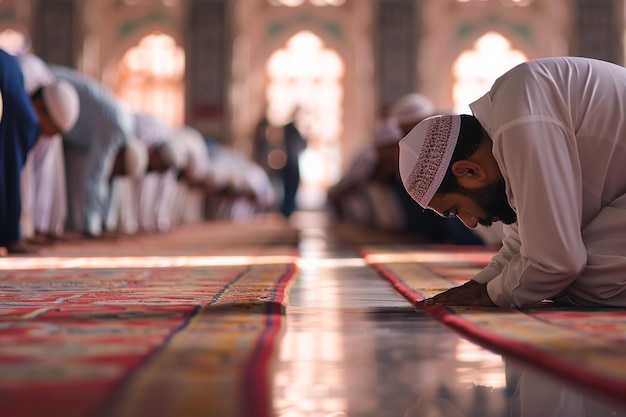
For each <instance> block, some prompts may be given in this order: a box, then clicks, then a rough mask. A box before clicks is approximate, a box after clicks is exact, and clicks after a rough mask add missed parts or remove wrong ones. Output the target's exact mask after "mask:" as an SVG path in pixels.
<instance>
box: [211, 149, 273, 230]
mask: <svg viewBox="0 0 626 417" xmlns="http://www.w3.org/2000/svg"><path fill="white" fill-rule="evenodd" d="M206 145H207V149H208V152H209V159H210V160H211V163H210V169H209V175H207V177H206V188H205V189H206V192H207V206H206V209H205V211H206V217H207V218H209V219H223V220H226V219H227V220H246V219H248V218H251V217H252V216H254V215H256V214H258V213H261V212H264V211H268V210H273V209H275V207H276V203H277V199H276V192H275V190H274V187H273V185H272V182H271V180H270V178H269V176H268V175H267V173H266V172H265V170H264V169H263V167H261V166H260V165H259V164H257V163H256V162H254V161H253V160H250V159H248V158H246V157H245V156H244V155H243V154H241V153H240V152H237V151H235V150H233V149H231V148H228V147H225V146H223V145H220V144H219V143H217V142H216V141H215V140H211V139H207V140H206Z"/></svg>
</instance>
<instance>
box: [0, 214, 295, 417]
mask: <svg viewBox="0 0 626 417" xmlns="http://www.w3.org/2000/svg"><path fill="white" fill-rule="evenodd" d="M296 245H297V235H296V233H295V232H294V231H293V230H291V229H290V228H288V227H287V226H286V225H283V224H282V223H280V222H272V221H268V220H267V219H265V220H263V221H260V222H259V223H258V224H257V223H254V224H241V225H232V224H229V225H221V224H211V223H209V224H202V225H194V226H192V227H181V228H180V229H177V230H173V231H170V232H167V233H162V234H154V235H145V236H131V237H124V238H118V239H114V240H108V241H95V240H94V241H81V242H63V243H58V244H56V245H54V246H51V247H49V248H46V249H44V250H43V251H42V253H41V254H39V255H37V256H31V257H3V258H0V415H2V416H12V417H27V416H33V417H34V416H38V417H40V416H66V417H73V416H76V417H87V416H89V417H93V416H151V417H152V416H157V417H158V416H172V415H179V416H196V415H197V416H200V415H203V416H206V415H230V416H237V415H240V416H250V415H256V416H266V415H269V413H270V411H271V410H270V405H269V401H270V400H269V398H270V395H271V393H270V392H269V390H270V388H269V387H270V386H271V385H270V381H268V379H269V375H271V373H270V372H269V371H268V369H269V367H270V366H271V360H272V354H273V352H274V346H275V344H276V343H277V340H279V338H280V335H281V330H282V326H283V324H284V323H283V322H284V320H283V319H284V315H283V313H284V310H285V307H286V304H287V295H288V289H289V284H290V282H291V279H292V278H293V276H294V273H295V271H296V262H295V260H296V252H297V250H296V247H297V246H296ZM244 399H245V401H244ZM251 410H253V411H251Z"/></svg>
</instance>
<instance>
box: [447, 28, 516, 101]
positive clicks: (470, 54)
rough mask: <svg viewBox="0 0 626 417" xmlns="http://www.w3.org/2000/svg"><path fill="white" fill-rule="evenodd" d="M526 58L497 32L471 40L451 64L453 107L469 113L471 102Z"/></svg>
mask: <svg viewBox="0 0 626 417" xmlns="http://www.w3.org/2000/svg"><path fill="white" fill-rule="evenodd" d="M527 59H528V58H527V57H526V55H525V54H524V53H523V52H521V51H519V50H516V49H513V48H512V46H511V43H510V42H509V41H508V40H507V39H506V38H505V37H504V36H502V35H500V34H499V33H496V32H488V33H486V34H485V35H483V36H482V37H481V38H480V39H478V40H477V41H476V43H474V48H473V49H471V50H468V51H465V52H463V53H461V54H460V55H459V57H458V58H457V60H456V61H455V63H454V65H453V68H452V71H453V76H454V79H455V84H454V87H453V92H452V94H453V100H454V107H455V110H456V111H457V112H459V113H469V112H470V110H469V107H468V106H469V104H470V103H471V102H473V101H474V100H476V99H478V98H480V97H482V96H483V95H484V94H485V93H486V92H487V91H489V89H490V88H491V85H492V84H493V82H494V81H495V80H496V79H497V78H498V77H499V76H500V75H502V74H504V73H505V72H506V71H508V70H509V69H511V68H513V67H514V66H515V65H517V64H519V63H521V62H524V61H526V60H527Z"/></svg>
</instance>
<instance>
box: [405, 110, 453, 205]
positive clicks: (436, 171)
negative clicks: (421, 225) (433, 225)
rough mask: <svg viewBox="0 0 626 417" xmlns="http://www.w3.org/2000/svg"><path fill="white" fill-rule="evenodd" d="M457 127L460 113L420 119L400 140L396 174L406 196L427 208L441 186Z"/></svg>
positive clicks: (450, 156) (448, 163) (450, 157)
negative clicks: (397, 171) (406, 193)
mask: <svg viewBox="0 0 626 417" xmlns="http://www.w3.org/2000/svg"><path fill="white" fill-rule="evenodd" d="M460 128H461V116H459V115H440V116H432V117H429V118H426V119H424V120H422V121H421V122H420V123H418V124H417V126H415V127H414V128H413V129H412V130H411V131H410V132H409V133H408V134H407V135H406V136H405V137H404V138H403V139H402V140H401V141H400V144H399V146H400V158H399V160H400V163H399V165H400V166H399V169H400V177H401V179H402V184H403V185H404V188H405V189H406V190H407V192H408V193H409V195H410V196H411V197H412V198H413V199H414V200H415V201H417V202H418V203H419V205H420V206H422V207H423V208H427V207H428V204H429V203H430V200H431V199H432V198H433V196H434V195H435V193H436V192H437V189H438V188H439V186H440V185H441V182H442V181H443V178H444V176H445V175H446V171H447V170H448V166H449V165H450V160H451V159H452V154H453V153H454V148H455V146H456V142H457V140H458V137H459V130H460Z"/></svg>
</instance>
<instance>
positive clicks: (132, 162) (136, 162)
mask: <svg viewBox="0 0 626 417" xmlns="http://www.w3.org/2000/svg"><path fill="white" fill-rule="evenodd" d="M124 168H125V171H126V175H127V176H129V177H132V178H137V177H140V176H141V175H143V174H145V172H146V169H147V168H148V148H147V147H146V145H144V144H143V142H141V141H140V140H139V139H134V138H133V139H129V141H128V142H127V143H126V147H125V148H124Z"/></svg>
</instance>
